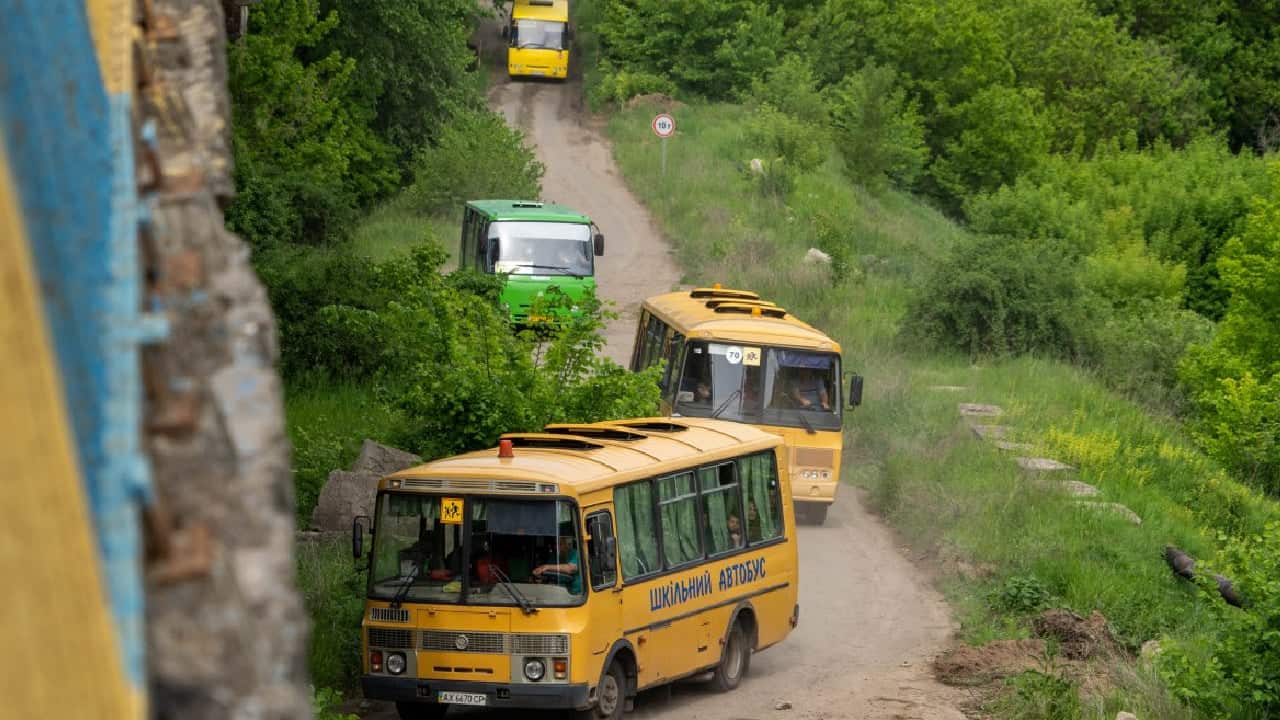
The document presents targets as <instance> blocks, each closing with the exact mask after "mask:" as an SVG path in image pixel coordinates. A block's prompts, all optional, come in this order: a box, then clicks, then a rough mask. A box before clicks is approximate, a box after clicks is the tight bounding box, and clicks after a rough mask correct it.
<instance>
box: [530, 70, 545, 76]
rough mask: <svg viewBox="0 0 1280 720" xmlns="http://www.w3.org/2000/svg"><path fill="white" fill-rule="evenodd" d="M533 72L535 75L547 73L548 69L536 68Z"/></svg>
mask: <svg viewBox="0 0 1280 720" xmlns="http://www.w3.org/2000/svg"><path fill="white" fill-rule="evenodd" d="M533 74H534V75H546V74H547V71H546V70H534V71H533Z"/></svg>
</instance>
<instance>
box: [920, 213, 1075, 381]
mask: <svg viewBox="0 0 1280 720" xmlns="http://www.w3.org/2000/svg"><path fill="white" fill-rule="evenodd" d="M1075 265H1076V263H1075V262H1073V261H1072V260H1071V259H1070V258H1069V257H1067V256H1066V255H1065V254H1064V253H1063V252H1062V251H1061V249H1060V248H1059V247H1057V246H1056V245H1054V244H1052V243H1042V242H1031V241H1025V240H1016V239H1011V238H999V237H991V236H971V237H969V238H966V239H965V240H963V241H961V242H960V243H958V244H957V245H956V246H955V248H954V249H953V251H952V253H951V256H950V257H949V258H948V259H947V260H945V261H944V262H942V263H941V264H939V265H938V267H937V268H935V270H934V271H933V272H932V274H931V275H930V277H929V278H928V279H926V280H925V282H924V285H923V287H922V288H921V289H920V291H919V292H918V293H917V294H916V296H915V297H914V298H913V299H912V301H911V303H910V305H909V306H908V309H907V315H906V317H905V319H904V320H903V326H902V327H903V330H902V332H903V334H904V335H905V336H906V337H909V338H912V339H914V340H916V341H918V342H922V343H924V344H925V345H927V346H931V347H935V348H944V349H950V350H957V351H960V352H964V353H967V354H969V355H970V356H978V355H1004V354H1011V353H1012V354H1019V353H1030V352H1041V353H1047V354H1051V355H1056V356H1059V357H1065V358H1071V359H1074V358H1075V357H1076V356H1077V353H1078V351H1079V346H1080V338H1079V336H1078V331H1077V329H1076V328H1078V327H1079V323H1080V318H1079V317H1078V303H1077V301H1078V299H1079V297H1080V288H1079V285H1078V283H1077V280H1076V277H1075Z"/></svg>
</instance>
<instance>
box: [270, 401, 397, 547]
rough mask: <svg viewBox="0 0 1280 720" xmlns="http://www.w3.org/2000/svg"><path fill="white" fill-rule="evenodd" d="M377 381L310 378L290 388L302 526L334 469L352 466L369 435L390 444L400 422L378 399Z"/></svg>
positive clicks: (289, 413)
mask: <svg viewBox="0 0 1280 720" xmlns="http://www.w3.org/2000/svg"><path fill="white" fill-rule="evenodd" d="M374 392H375V388H374V386H373V385H372V384H359V383H355V382H351V381H328V380H325V379H323V378H307V379H304V380H301V381H296V382H295V383H293V384H292V385H290V386H288V387H286V389H285V418H286V427H287V429H288V433H289V442H290V443H291V444H292V446H293V481H294V483H293V484H294V488H295V489H296V493H297V497H296V508H297V522H298V527H299V528H301V529H304V530H305V529H306V528H307V527H308V524H309V523H310V520H311V512H312V510H314V509H315V506H316V500H317V499H319V497H320V490H321V489H323V488H324V483H325V480H327V479H328V477H329V472H330V471H331V470H337V469H344V468H347V467H350V465H351V463H352V462H354V461H355V459H356V456H357V455H359V454H360V445H361V443H362V442H363V441H364V439H365V438H371V439H374V440H378V441H380V442H387V440H388V439H389V438H391V437H394V433H395V431H396V430H397V427H398V425H399V422H398V418H397V416H396V414H395V413H394V412H393V411H391V410H389V409H388V408H387V407H386V405H384V404H382V403H379V402H377V400H376V398H375V396H374Z"/></svg>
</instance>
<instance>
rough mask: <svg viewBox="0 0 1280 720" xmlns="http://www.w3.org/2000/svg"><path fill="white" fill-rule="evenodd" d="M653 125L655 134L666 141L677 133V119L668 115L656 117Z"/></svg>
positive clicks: (663, 114)
mask: <svg viewBox="0 0 1280 720" xmlns="http://www.w3.org/2000/svg"><path fill="white" fill-rule="evenodd" d="M652 125H653V134H654V135H657V136H658V137H660V138H662V139H664V140H665V139H667V138H669V137H671V136H672V135H674V134H675V133H676V119H675V118H673V117H671V116H670V115H668V114H666V113H662V114H660V115H655V116H654V118H653V123H652Z"/></svg>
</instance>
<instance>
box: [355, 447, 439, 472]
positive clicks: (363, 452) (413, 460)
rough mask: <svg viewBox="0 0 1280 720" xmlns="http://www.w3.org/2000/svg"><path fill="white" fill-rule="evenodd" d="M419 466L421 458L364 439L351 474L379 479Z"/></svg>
mask: <svg viewBox="0 0 1280 720" xmlns="http://www.w3.org/2000/svg"><path fill="white" fill-rule="evenodd" d="M421 464H422V458H420V457H418V456H417V455H414V454H413V453H410V452H405V451H404V450H399V449H397V448H393V447H389V446H387V445H383V444H382V443H378V442H374V441H373V440H368V439H366V440H365V441H364V445H362V446H361V447H360V457H358V458H356V461H355V463H353V464H352V465H351V472H355V473H372V474H374V475H377V476H379V477H381V476H383V475H390V474H391V473H393V472H398V471H400V470H404V469H405V468H411V467H413V466H414V465H421Z"/></svg>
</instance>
